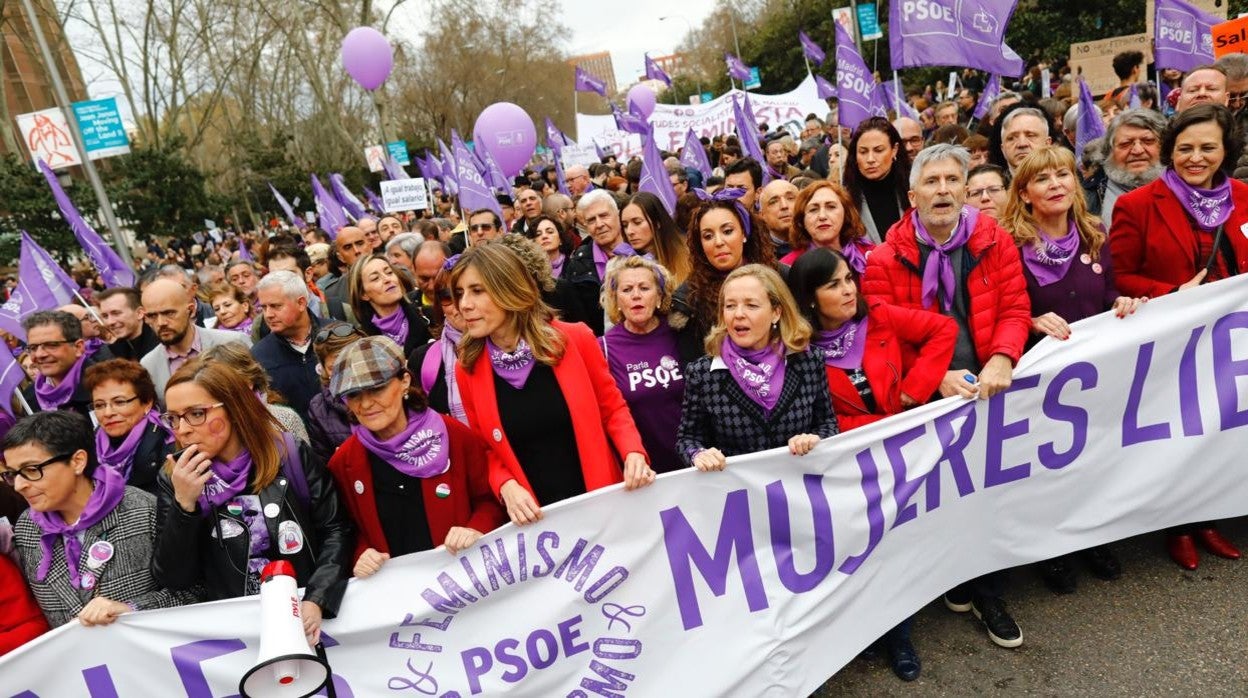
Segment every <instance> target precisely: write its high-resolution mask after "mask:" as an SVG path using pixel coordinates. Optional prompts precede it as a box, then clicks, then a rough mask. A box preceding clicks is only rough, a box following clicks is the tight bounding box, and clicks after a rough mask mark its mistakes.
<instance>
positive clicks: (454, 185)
mask: <svg viewBox="0 0 1248 698" xmlns="http://www.w3.org/2000/svg"><path fill="white" fill-rule="evenodd" d="M438 150H439V151H441V153H442V188H443V189H444V190H446V193H447V194H448V195H450V196H456V195H458V194H459V173H458V172H457V171H456V170H457V169H458V168H456V167H455V157H454V156H453V155H452V154H451V149H450V148H448V147H446V143H444V142H442V139H441V138H439V139H438Z"/></svg>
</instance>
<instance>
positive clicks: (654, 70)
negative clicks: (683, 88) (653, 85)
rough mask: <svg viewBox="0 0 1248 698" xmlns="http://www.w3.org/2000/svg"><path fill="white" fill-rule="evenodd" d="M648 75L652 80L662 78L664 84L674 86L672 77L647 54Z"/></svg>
mask: <svg viewBox="0 0 1248 698" xmlns="http://www.w3.org/2000/svg"><path fill="white" fill-rule="evenodd" d="M646 77H647V78H648V79H650V80H662V81H663V84H664V85H667V86H668V87H671V86H672V78H671V77H669V76H668V74H667V73H665V72H663V69H662V68H660V67H659V64H658V63H655V62H654V61H653V60H652V59H651V58H650V56H646Z"/></svg>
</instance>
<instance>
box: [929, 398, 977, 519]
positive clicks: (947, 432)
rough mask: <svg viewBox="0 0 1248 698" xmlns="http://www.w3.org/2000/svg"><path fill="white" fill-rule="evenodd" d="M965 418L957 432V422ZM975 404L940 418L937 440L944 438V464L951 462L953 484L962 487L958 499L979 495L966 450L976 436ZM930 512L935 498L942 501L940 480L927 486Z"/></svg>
mask: <svg viewBox="0 0 1248 698" xmlns="http://www.w3.org/2000/svg"><path fill="white" fill-rule="evenodd" d="M962 417H965V418H966V421H964V422H962V428H961V429H960V430H958V431H957V432H955V431H954V430H953V423H954V422H956V421H957V420H958V419H959V418H962ZM975 421H976V417H975V402H974V401H971V402H967V403H966V404H964V405H962V406H961V407H959V408H957V409H955V410H953V411H951V412H947V413H945V414H942V415H940V416H939V417H937V418H936V419H935V420H934V422H935V425H936V438H937V439H940V461H939V462H938V463H937V464H938V465H939V463H940V462H948V463H949V472H951V473H953V483H954V484H955V485H957V487H958V496H959V497H965V496H966V495H968V494H973V493H974V492H975V481H974V480H973V479H972V478H971V468H970V465H968V464H967V462H966V447H967V446H969V445H970V443H971V439H972V438H973V437H974V436H975ZM927 497H928V502H927V508H928V511H931V510H932V509H935V508H936V507H935V506H934V505H933V503H932V498H935V499H936V501H937V502H939V501H940V478H933V479H932V481H931V482H929V483H927Z"/></svg>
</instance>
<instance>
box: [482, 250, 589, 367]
mask: <svg viewBox="0 0 1248 698" xmlns="http://www.w3.org/2000/svg"><path fill="white" fill-rule="evenodd" d="M590 244H593V243H590ZM594 249H598V248H597V246H595V247H594ZM485 350H486V351H487V352H489V354H490V363H491V364H493V365H494V375H496V376H498V377H499V378H502V379H503V380H505V381H507V384H508V385H510V386H511V387H513V388H515V389H516V390H520V389H521V388H523V387H524V383H525V381H527V380H528V379H529V373H531V372H532V371H533V364H535V363H537V360H536V359H534V358H533V350H532V349H530V348H529V343H528V342H526V341H524V340H523V339H521V340H520V342H519V343H518V344H516V350H515V351H512V352H506V351H503V350H502V349H499V348H498V347H497V346H495V345H494V342H492V341H490V339H489V338H488V337H487V338H486V340H485Z"/></svg>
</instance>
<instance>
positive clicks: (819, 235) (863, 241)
mask: <svg viewBox="0 0 1248 698" xmlns="http://www.w3.org/2000/svg"><path fill="white" fill-rule="evenodd" d="M789 244H790V245H792V246H793V251H792V252H790V253H788V254H787V255H785V256H784V258H783V259H781V260H780V263H781V264H788V265H790V266H792V264H793V263H794V262H796V261H797V258H798V257H801V256H802V255H803V254H805V253H806V252H807V251H809V250H813V249H815V248H823V249H827V250H832V251H833V252H840V253H841V255H843V256H844V257H845V259H846V260H847V261H848V262H849V266H850V268H851V269H853V270H854V273H855V274H861V273H862V272H863V271H865V270H866V268H867V255H868V254H870V252H871V250H872V248H874V247H875V245H874V244H873V243H872V242H871V240H870V239H869V238H868V237H867V229H866V228H864V227H863V225H862V218H861V217H859V215H858V207H857V206H854V200H853V199H852V198H850V196H849V191H848V190H846V189H845V187H842V186H841V185H839V184H836V183H834V182H829V181H827V180H821V181H818V182H815V183H814V184H812V185H810V186H809V187H806V188H805V189H803V190H801V191H800V192H798V194H797V201H795V202H794V203H793V224H792V227H791V228H790V229H789Z"/></svg>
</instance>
